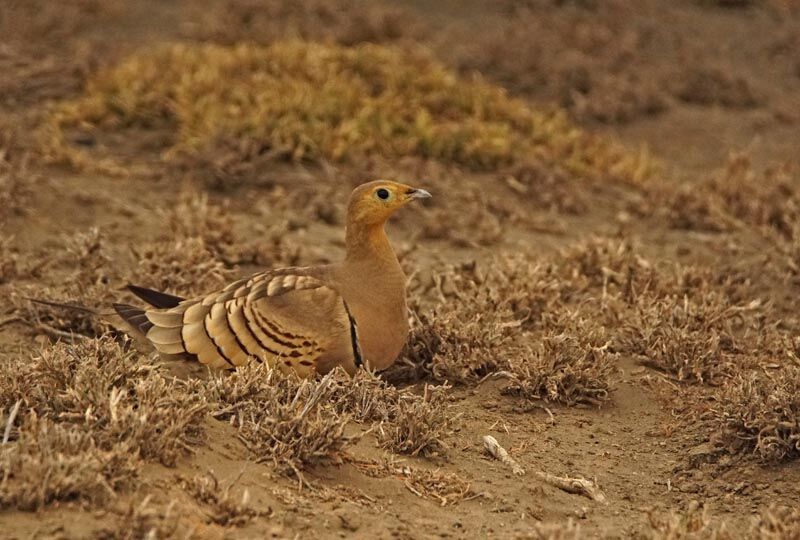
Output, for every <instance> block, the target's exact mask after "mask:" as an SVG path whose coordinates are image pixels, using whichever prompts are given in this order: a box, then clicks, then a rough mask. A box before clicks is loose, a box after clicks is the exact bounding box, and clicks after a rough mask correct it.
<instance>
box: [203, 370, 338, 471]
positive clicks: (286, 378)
mask: <svg viewBox="0 0 800 540" xmlns="http://www.w3.org/2000/svg"><path fill="white" fill-rule="evenodd" d="M334 374H335V372H334ZM334 374H329V376H326V377H325V378H324V379H323V380H322V381H320V382H317V381H312V380H307V379H299V378H298V377H297V376H296V375H294V374H283V373H282V372H280V371H279V370H277V369H271V368H269V366H267V365H265V364H256V365H248V366H245V367H243V368H239V369H237V370H236V371H235V372H234V373H231V374H215V375H213V376H212V377H211V378H210V379H209V381H207V382H206V383H204V392H205V394H206V397H207V399H208V401H209V402H211V403H213V404H214V407H216V411H215V412H213V415H214V416H215V417H216V418H218V419H220V420H229V421H230V422H231V423H232V424H233V425H234V426H236V427H237V428H238V430H239V437H240V439H241V440H242V441H243V442H244V443H245V445H246V446H247V448H248V449H249V450H250V451H251V452H252V453H253V454H254V456H255V457H256V460H257V461H258V462H265V461H271V462H273V463H274V464H275V465H276V466H279V467H281V468H282V469H284V470H288V471H292V472H294V473H295V474H296V475H297V476H298V477H299V478H301V479H302V474H301V470H302V469H303V468H305V467H307V466H309V465H314V464H318V463H324V462H331V461H338V460H339V459H340V456H341V453H342V451H343V450H344V449H345V448H346V447H347V446H348V445H349V444H350V443H351V442H352V441H353V437H351V436H348V435H346V434H345V427H346V426H347V423H348V421H349V417H348V416H347V415H344V414H340V413H339V412H337V410H336V408H335V407H334V404H333V402H334V398H335V396H336V394H337V390H336V385H335V384H331V382H332V377H333V376H334Z"/></svg>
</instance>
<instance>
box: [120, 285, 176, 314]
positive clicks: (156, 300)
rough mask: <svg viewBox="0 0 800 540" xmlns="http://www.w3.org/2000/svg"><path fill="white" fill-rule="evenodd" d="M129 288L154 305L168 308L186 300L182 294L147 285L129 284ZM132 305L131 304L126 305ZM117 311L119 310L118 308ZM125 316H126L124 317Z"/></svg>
mask: <svg viewBox="0 0 800 540" xmlns="http://www.w3.org/2000/svg"><path fill="white" fill-rule="evenodd" d="M128 290H129V291H131V292H132V293H133V294H135V295H136V296H138V297H139V298H141V299H142V300H144V301H145V302H147V303H148V304H150V305H151V306H153V307H157V308H162V309H167V308H174V307H175V306H177V305H178V304H180V303H181V302H183V301H184V298H181V297H180V296H173V295H171V294H167V293H163V292H159V291H154V290H153V289H146V288H145V287H139V286H138V285H130V284H129V285H128ZM124 307H130V306H124ZM114 309H117V306H116V305H115V306H114ZM117 313H119V310H118V309H117ZM123 318H124V317H123Z"/></svg>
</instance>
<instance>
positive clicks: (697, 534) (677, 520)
mask: <svg viewBox="0 0 800 540" xmlns="http://www.w3.org/2000/svg"><path fill="white" fill-rule="evenodd" d="M649 517H650V526H651V527H652V528H653V531H652V532H651V533H650V535H649V536H648V537H649V538H651V539H652V540H733V538H735V536H734V535H733V534H732V533H730V532H728V530H727V527H726V526H725V524H724V523H716V522H713V521H711V518H710V517H709V512H708V509H707V508H705V507H701V506H700V505H699V504H697V503H696V502H694V501H692V503H690V504H689V508H688V509H687V510H686V511H685V512H674V511H672V512H669V513H658V512H650V514H649Z"/></svg>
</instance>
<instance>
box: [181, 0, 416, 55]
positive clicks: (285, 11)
mask: <svg viewBox="0 0 800 540" xmlns="http://www.w3.org/2000/svg"><path fill="white" fill-rule="evenodd" d="M216 4H217V5H215V6H214V7H213V8H212V9H210V10H208V9H207V8H205V9H204V10H203V14H202V15H203V17H204V19H203V23H202V24H200V25H199V27H200V28H199V30H198V32H197V34H198V35H196V36H193V37H196V38H200V39H202V40H203V41H206V40H213V41H217V42H220V43H225V44H228V45H230V44H233V43H237V42H241V41H248V42H256V43H261V44H268V43H271V42H273V41H276V40H280V39H286V38H300V39H304V40H309V41H322V42H336V43H341V44H343V45H354V44H356V43H362V42H370V43H384V42H391V41H395V40H398V39H401V38H403V37H413V36H414V35H416V34H417V33H418V31H417V27H418V26H419V24H420V22H419V20H417V19H416V18H415V17H414V16H413V15H412V14H411V12H409V11H408V10H404V9H403V8H400V7H397V6H394V5H392V4H390V3H388V2H375V1H368V0H337V1H331V0H307V1H305V2H293V1H291V0H225V1H223V2H218V3H216Z"/></svg>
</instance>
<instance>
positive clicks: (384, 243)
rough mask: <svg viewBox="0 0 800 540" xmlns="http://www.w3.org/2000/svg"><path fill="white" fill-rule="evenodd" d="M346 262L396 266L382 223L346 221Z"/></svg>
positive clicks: (395, 259) (397, 264)
mask: <svg viewBox="0 0 800 540" xmlns="http://www.w3.org/2000/svg"><path fill="white" fill-rule="evenodd" d="M346 245H347V258H346V261H347V262H348V263H362V262H371V263H375V264H378V265H380V266H389V267H392V268H394V267H398V268H399V263H398V261H397V255H395V253H394V250H393V249H392V245H391V244H390V243H389V237H388V236H386V230H385V229H384V223H375V224H373V223H370V224H362V223H354V222H351V223H348V224H347V233H346Z"/></svg>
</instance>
